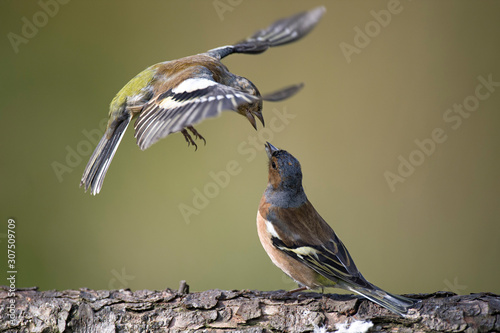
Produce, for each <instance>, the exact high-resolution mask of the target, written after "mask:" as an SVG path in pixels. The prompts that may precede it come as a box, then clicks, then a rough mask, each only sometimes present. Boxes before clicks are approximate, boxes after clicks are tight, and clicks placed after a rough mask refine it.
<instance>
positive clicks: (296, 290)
mask: <svg viewBox="0 0 500 333" xmlns="http://www.w3.org/2000/svg"><path fill="white" fill-rule="evenodd" d="M304 290H307V287H299V288H296V289H292V290H289V291H287V292H286V293H287V294H288V295H291V294H293V293H296V292H299V291H304Z"/></svg>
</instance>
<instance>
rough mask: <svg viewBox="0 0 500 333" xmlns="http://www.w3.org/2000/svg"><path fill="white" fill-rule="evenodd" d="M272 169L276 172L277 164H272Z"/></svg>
mask: <svg viewBox="0 0 500 333" xmlns="http://www.w3.org/2000/svg"><path fill="white" fill-rule="evenodd" d="M271 167H272V168H273V169H275V170H276V163H274V162H272V163H271Z"/></svg>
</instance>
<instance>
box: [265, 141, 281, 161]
mask: <svg viewBox="0 0 500 333" xmlns="http://www.w3.org/2000/svg"><path fill="white" fill-rule="evenodd" d="M265 147H266V153H267V157H269V159H271V156H273V153H274V152H275V151H278V150H279V149H278V148H276V147H275V146H273V145H272V144H270V143H269V142H267V141H266V144H265Z"/></svg>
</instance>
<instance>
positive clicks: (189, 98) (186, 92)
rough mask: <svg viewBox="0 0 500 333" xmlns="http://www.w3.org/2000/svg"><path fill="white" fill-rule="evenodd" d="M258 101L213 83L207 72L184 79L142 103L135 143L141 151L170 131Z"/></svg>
mask: <svg viewBox="0 0 500 333" xmlns="http://www.w3.org/2000/svg"><path fill="white" fill-rule="evenodd" d="M259 100H260V98H259V97H256V96H253V95H250V94H246V93H244V92H241V91H239V90H237V89H234V88H231V87H229V86H226V85H223V84H220V83H217V82H215V81H214V79H213V77H212V76H211V74H206V75H201V74H200V75H199V76H197V77H195V78H189V79H186V80H184V81H182V82H181V83H180V84H179V85H177V86H176V87H175V88H173V89H169V90H167V91H166V92H164V93H161V94H158V95H156V96H154V97H153V98H152V99H151V100H150V101H149V102H148V103H147V104H146V106H145V107H144V109H143V110H142V112H141V113H140V115H139V118H138V119H137V121H136V122H135V126H134V129H135V137H136V139H137V144H138V145H139V147H140V148H141V149H142V150H144V149H146V148H148V147H149V146H151V145H152V144H153V143H155V142H157V141H158V140H160V139H162V138H164V137H166V136H167V135H169V134H170V133H174V132H179V131H181V130H182V129H184V128H185V127H187V126H192V125H195V124H197V123H199V122H201V121H203V120H204V119H206V118H211V117H215V116H218V115H219V114H220V112H221V111H222V110H233V111H237V109H238V106H239V105H241V104H245V103H254V102H257V101H259Z"/></svg>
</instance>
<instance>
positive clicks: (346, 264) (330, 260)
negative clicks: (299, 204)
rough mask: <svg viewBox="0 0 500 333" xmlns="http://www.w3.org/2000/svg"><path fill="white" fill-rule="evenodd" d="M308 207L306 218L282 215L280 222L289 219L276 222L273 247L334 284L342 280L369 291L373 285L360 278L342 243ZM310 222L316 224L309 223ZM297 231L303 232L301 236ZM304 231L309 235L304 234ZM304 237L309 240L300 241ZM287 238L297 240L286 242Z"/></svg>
mask: <svg viewBox="0 0 500 333" xmlns="http://www.w3.org/2000/svg"><path fill="white" fill-rule="evenodd" d="M306 205H307V206H308V207H307V210H306V209H305V207H304V213H303V214H297V213H296V212H293V213H292V212H290V213H285V214H286V216H283V213H281V214H279V215H281V216H280V220H282V219H286V223H285V222H283V223H280V222H278V221H273V227H274V230H273V231H274V235H273V233H271V235H272V236H271V241H272V243H273V245H274V246H275V247H276V248H277V249H279V250H280V251H282V252H284V253H286V254H287V255H289V256H290V257H292V258H294V259H296V260H298V261H299V262H301V263H303V264H304V265H306V266H307V267H309V268H311V269H312V270H314V271H315V272H317V273H319V274H321V275H322V276H324V277H326V278H328V279H330V280H332V281H337V280H339V279H340V280H342V281H344V282H347V283H348V284H355V285H358V286H361V287H366V288H370V287H371V285H370V283H369V282H367V281H366V280H365V278H364V277H363V276H362V275H361V273H360V272H359V270H358V269H357V267H356V265H355V264H354V261H353V260H352V258H351V255H350V254H349V252H348V251H347V248H346V247H345V245H344V244H343V243H342V241H341V240H340V239H339V238H338V237H337V235H336V234H335V232H334V231H333V230H332V229H331V227H330V226H329V225H328V224H327V223H326V222H325V221H324V220H323V219H322V218H321V216H320V215H319V214H318V213H317V212H316V210H314V207H312V205H311V204H310V203H309V202H307V203H306V204H305V205H304V206H306ZM309 219H315V220H316V221H315V222H314V223H310V222H308V220H309ZM287 229H288V230H287ZM295 230H297V231H298V230H301V231H302V233H300V232H295ZM304 230H308V232H307V233H304ZM301 234H302V235H307V237H310V238H308V239H304V238H300V236H299V235H301ZM286 235H294V237H293V239H286Z"/></svg>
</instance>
